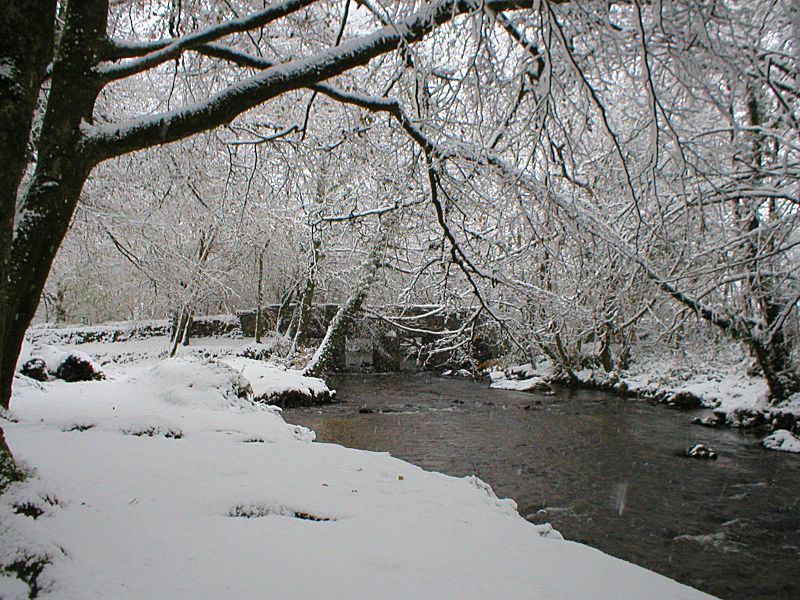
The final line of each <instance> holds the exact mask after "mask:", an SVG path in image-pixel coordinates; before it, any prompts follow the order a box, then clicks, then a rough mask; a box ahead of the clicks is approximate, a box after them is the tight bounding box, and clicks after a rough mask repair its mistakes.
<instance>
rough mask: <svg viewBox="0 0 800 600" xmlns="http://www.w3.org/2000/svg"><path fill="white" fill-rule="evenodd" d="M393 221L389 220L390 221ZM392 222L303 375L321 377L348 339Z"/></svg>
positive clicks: (377, 267)
mask: <svg viewBox="0 0 800 600" xmlns="http://www.w3.org/2000/svg"><path fill="white" fill-rule="evenodd" d="M391 222H393V221H391V220H390V223H391ZM389 229H390V225H389V224H386V225H381V229H380V231H379V233H378V236H377V238H376V240H375V243H374V244H373V246H372V250H371V251H370V254H369V258H368V260H367V262H366V263H365V264H364V266H363V270H362V275H361V277H360V279H359V281H358V283H356V287H355V289H354V290H353V292H352V293H351V294H350V297H349V298H348V299H347V301H346V302H345V303H344V304H342V305H341V306H340V307H339V310H337V311H336V314H335V315H334V316H333V319H331V322H330V324H329V325H328V330H327V331H326V332H325V337H324V338H323V339H322V342H320V345H319V348H317V351H316V352H315V353H314V356H313V357H312V358H311V361H310V362H309V363H308V365H306V368H305V369H303V374H304V375H308V376H311V377H320V376H321V375H324V374H325V373H326V372H327V371H328V370H329V368H330V363H331V361H332V359H333V357H334V354H335V351H336V349H337V348H339V349H341V347H342V345H343V344H344V342H345V339H346V338H347V330H348V329H349V327H350V323H351V322H352V320H353V317H355V315H356V314H357V313H358V312H359V311H360V310H361V305H362V304H364V300H366V299H367V296H368V295H369V291H370V288H371V287H372V284H373V283H375V278H376V277H377V275H378V271H379V270H380V267H381V264H382V262H383V251H384V248H385V246H386V242H387V239H388V230H389Z"/></svg>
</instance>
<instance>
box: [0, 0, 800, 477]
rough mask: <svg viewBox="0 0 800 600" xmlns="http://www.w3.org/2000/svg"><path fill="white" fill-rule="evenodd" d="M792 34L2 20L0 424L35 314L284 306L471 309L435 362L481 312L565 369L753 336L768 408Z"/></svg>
mask: <svg viewBox="0 0 800 600" xmlns="http://www.w3.org/2000/svg"><path fill="white" fill-rule="evenodd" d="M799 32H800V7H798V4H797V2H793V1H792V0H762V1H759V2H749V1H748V2H746V1H739V0H675V1H669V2H665V1H660V0H654V1H648V0H625V1H622V0H621V1H618V2H606V1H602V2H601V1H595V0H574V1H569V0H524V1H519V0H504V1H493V0H429V1H417V0H409V1H406V0H400V1H393V2H386V1H380V0H283V1H280V0H279V1H275V2H266V0H265V1H264V2H262V1H259V0H136V1H134V0H69V1H67V0H63V1H62V0H58V1H57V0H6V1H5V2H4V3H3V7H2V9H1V10H0V164H2V169H0V367H1V372H0V384H1V385H0V400H1V401H2V402H1V404H2V406H3V407H4V408H6V409H7V408H8V407H9V401H10V398H11V387H12V382H13V379H14V372H15V366H16V362H17V357H18V354H19V352H20V347H21V344H22V342H23V338H24V336H25V332H26V330H27V329H28V327H29V326H30V325H31V323H32V322H33V321H34V319H43V320H48V321H55V322H71V323H81V322H83V323H98V322H104V321H108V320H137V319H150V318H164V317H173V318H174V319H175V322H176V324H177V325H178V326H180V323H182V322H184V321H185V320H186V319H187V318H188V317H189V316H191V315H202V314H216V313H233V312H235V311H236V310H242V309H248V308H252V307H254V306H257V305H260V304H262V303H288V302H293V303H295V305H297V306H299V307H301V309H300V310H299V312H298V315H297V317H296V319H295V321H294V324H293V326H292V330H291V331H290V332H289V335H290V336H292V337H293V338H294V339H295V340H296V341H299V342H302V341H303V335H304V332H303V329H304V327H306V326H307V325H306V323H307V320H308V316H307V314H304V311H303V310H302V308H303V307H308V306H310V305H311V304H312V303H326V302H328V303H340V304H342V305H348V306H349V307H350V309H352V310H357V309H363V310H366V311H369V312H370V313H373V314H376V315H379V316H382V317H385V318H387V319H393V320H394V321H395V322H397V323H402V324H403V325H404V326H406V327H414V322H413V319H406V320H404V310H405V309H406V308H407V307H410V306H418V305H426V306H433V307H437V308H436V309H435V310H440V311H450V312H458V313H459V314H462V315H465V317H464V318H463V319H462V322H461V323H460V324H459V326H458V327H456V328H453V329H451V330H448V331H445V332H440V336H439V338H440V339H439V340H438V341H437V344H438V348H439V349H441V350H443V351H449V352H455V353H458V352H459V351H466V350H464V349H465V348H468V346H469V343H470V340H471V339H473V337H474V336H475V335H476V334H475V331H476V328H478V327H479V324H482V323H489V325H488V326H490V327H491V328H492V330H493V332H494V333H493V335H495V336H497V338H498V339H500V340H502V342H503V343H504V344H506V345H507V347H508V349H509V351H510V352H514V353H516V354H517V355H518V356H519V357H521V358H528V359H530V358H531V357H537V356H545V357H547V358H548V359H549V360H550V361H551V362H552V363H553V364H555V365H557V366H558V368H559V369H561V370H562V371H563V372H564V373H566V374H567V375H569V374H570V373H572V372H573V371H575V370H577V369H580V368H582V367H584V366H586V365H593V366H597V367H601V368H602V369H604V370H605V371H608V372H609V373H613V372H615V371H619V370H621V369H623V368H625V367H626V365H627V364H628V362H629V361H630V360H631V357H634V356H636V354H637V352H639V351H641V350H642V349H643V348H651V349H653V348H654V349H658V348H659V347H665V348H666V347H670V348H674V347H681V346H682V345H700V346H702V345H703V344H707V343H711V342H713V343H722V344H733V345H742V346H744V347H745V348H747V350H748V351H749V353H750V355H751V358H752V369H753V370H754V372H759V373H761V374H763V377H764V378H765V379H766V381H767V385H768V389H769V397H770V400H771V401H772V402H775V403H777V402H779V401H782V400H786V399H788V398H789V397H791V396H792V395H793V394H796V393H798V392H800V367H799V366H798V365H799V364H800V359H798V351H799V350H798V345H799V344H800V314H799V311H798V302H800V279H799V277H800V250H799V249H798V245H799V244H800V227H798V220H800V198H799V197H798V191H799V190H798V185H800V184H798V181H800V126H799V124H800V123H799V119H800V76H799V75H798V69H799V68H800V64H799V63H800V54H799V53H800V48H798V39H800V33H799ZM40 300H41V302H40ZM481 326H486V325H481ZM12 404H13V403H12ZM3 446H4V448H5V443H4V442H3ZM4 456H5V459H4V460H5V463H6V464H5V468H4V471H5V475H4V477H5V478H6V480H8V479H13V478H14V477H15V475H14V470H15V468H14V467H13V460H12V459H11V458H10V455H9V454H8V452H6V451H5V449H4Z"/></svg>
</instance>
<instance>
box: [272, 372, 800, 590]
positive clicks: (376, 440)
mask: <svg viewBox="0 0 800 600" xmlns="http://www.w3.org/2000/svg"><path fill="white" fill-rule="evenodd" d="M331 385H332V386H333V387H335V388H336V389H337V390H338V394H339V400H340V401H341V402H340V403H338V404H335V405H332V406H325V407H314V408H298V409H287V410H286V411H285V412H284V416H285V418H286V420H287V421H288V422H290V423H298V424H302V425H305V426H307V427H310V428H312V429H314V430H315V431H316V432H317V439H318V441H321V442H334V443H337V444H343V445H345V446H350V447H353V448H362V449H365V450H376V451H387V452H390V453H391V454H392V455H393V456H397V457H399V458H402V459H404V460H407V461H409V462H412V463H414V464H417V465H419V466H421V467H424V468H426V469H430V470H435V471H440V472H442V473H447V474H449V475H454V476H464V475H470V474H475V475H477V476H478V477H480V478H481V479H483V480H484V481H486V482H487V483H489V484H490V485H491V486H492V488H493V489H494V491H495V492H496V493H497V495H498V496H500V497H508V498H513V499H514V500H515V501H516V502H517V504H518V506H519V512H520V514H521V515H522V516H524V517H525V518H527V519H528V520H529V521H531V522H534V523H542V522H549V523H552V524H553V526H554V527H555V528H556V529H558V530H559V531H561V533H563V534H564V536H565V537H566V538H567V539H570V540H573V541H579V542H583V543H586V544H588V545H590V546H594V547H596V548H599V549H601V550H603V551H604V552H607V553H608V554H611V555H613V556H617V557H619V558H622V559H624V560H628V561H631V562H633V563H636V564H638V565H641V566H643V567H647V568H648V569H652V570H654V571H657V572H658V573H662V574H664V575H666V576H668V577H671V578H673V579H676V580H678V581H680V582H682V583H686V584H688V585H691V586H693V587H696V588H698V589H701V590H704V591H706V592H708V593H711V594H714V595H716V596H718V597H720V598H728V599H735V600H745V599H756V598H759V599H763V598H770V599H775V600H777V599H783V598H786V599H789V598H791V599H792V600H795V599H797V598H800V456H797V455H787V454H784V453H780V452H771V451H767V450H763V449H762V448H760V446H759V438H757V437H755V436H752V435H749V434H746V433H743V432H739V431H733V430H727V429H706V428H702V427H698V426H695V425H689V421H690V420H691V418H692V417H693V416H696V415H702V414H704V413H703V412H702V411H695V412H692V411H689V412H679V411H676V410H672V409H668V408H665V407H663V406H654V405H652V404H650V403H649V402H646V401H643V400H634V399H624V398H618V397H616V396H613V395H611V394H607V393H603V392H594V391H586V390H571V389H559V390H557V392H556V394H555V395H554V396H544V395H540V394H527V393H522V392H510V391H501V390H489V389H488V387H487V385H486V384H485V383H477V382H473V381H472V380H468V379H452V378H442V377H437V376H435V375H431V374H416V375H406V374H402V375H363V374H348V375H340V376H337V377H335V378H333V379H332V380H331ZM370 411H371V412H370ZM697 442H703V443H705V444H708V445H710V446H711V447H712V448H714V449H715V450H716V451H717V452H718V453H719V459H718V460H715V461H712V460H699V459H690V458H685V457H683V456H680V454H681V452H682V450H683V449H684V448H686V447H688V446H689V445H692V444H694V443H697Z"/></svg>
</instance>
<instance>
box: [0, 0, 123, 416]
mask: <svg viewBox="0 0 800 600" xmlns="http://www.w3.org/2000/svg"><path fill="white" fill-rule="evenodd" d="M36 5H37V6H36V7H34V6H32V3H31V2H27V1H25V0H10V1H6V2H5V3H4V5H3V9H2V11H0V13H2V16H1V17H0V40H2V41H0V54H2V56H0V58H2V59H3V60H9V61H10V64H11V65H12V66H13V65H17V69H18V71H19V73H20V77H19V78H18V79H19V82H18V83H19V84H20V85H19V87H18V88H15V86H13V85H12V86H11V87H10V88H7V89H11V90H12V93H11V94H9V95H5V94H4V95H3V96H2V98H0V128H2V134H3V135H2V136H0V138H2V140H1V141H0V164H3V169H0V172H3V173H4V174H3V175H0V177H2V179H1V180H0V194H2V196H0V202H2V205H1V207H0V221H2V224H1V230H0V405H2V406H3V407H5V408H7V407H8V403H9V399H10V397H11V385H12V382H13V378H14V369H15V366H16V357H17V356H18V355H19V350H20V347H21V346H22V340H23V337H24V335H25V331H26V329H27V327H28V325H29V324H30V322H31V320H32V318H33V315H34V313H35V312H36V308H37V306H38V303H39V298H40V297H41V294H42V290H43V288H44V284H45V281H46V280H47V276H48V274H49V273H50V267H51V265H52V263H53V260H54V258H55V256H56V252H57V251H58V247H59V246H60V245H61V241H62V240H63V239H64V235H65V234H66V232H67V229H68V228H69V223H70V220H71V218H72V214H73V213H74V211H75V206H76V205H77V202H78V196H79V194H80V192H81V189H82V188H83V184H84V182H85V181H86V178H87V177H88V175H89V171H90V170H91V168H92V166H93V165H94V160H93V157H91V156H90V155H89V154H88V151H87V150H86V149H85V148H84V147H83V146H82V141H83V135H82V133H81V128H80V126H81V123H82V122H87V123H90V122H91V121H92V111H93V108H94V103H95V100H96V98H97V94H98V92H99V89H100V84H99V82H98V80H97V77H96V75H95V73H94V69H93V67H94V63H95V54H96V50H97V48H98V47H99V45H100V42H101V40H102V39H103V38H104V36H105V28H106V14H107V10H108V3H107V0H84V1H82V2H81V1H76V2H74V3H73V2H71V3H70V5H69V10H68V11H67V18H66V21H65V23H64V28H63V31H62V33H61V39H60V44H59V49H58V52H57V56H56V60H55V61H54V63H53V69H52V75H51V84H50V92H49V95H48V99H47V109H46V112H45V117H44V120H43V122H42V129H41V134H40V137H39V144H38V152H37V155H36V159H37V162H36V168H35V170H34V172H33V175H32V177H31V179H30V181H29V182H28V184H27V186H26V188H25V191H24V192H23V193H22V194H20V201H21V206H22V207H23V208H24V210H23V212H22V213H21V214H20V216H19V217H18V218H17V220H16V223H14V221H13V219H14V212H15V206H16V202H15V201H16V197H17V191H18V188H19V185H20V182H21V181H22V175H23V172H24V169H25V166H26V164H27V157H26V156H25V152H24V150H23V149H24V148H25V147H26V145H27V141H28V137H29V135H30V128H31V125H30V124H31V122H32V115H33V114H34V106H35V102H36V98H37V95H38V89H39V83H40V82H41V80H42V78H43V75H44V68H45V66H46V64H47V61H48V60H49V59H50V57H51V56H52V48H53V38H54V31H55V2H53V1H50V2H41V1H40V2H36ZM39 9H40V10H39ZM6 40H9V41H10V44H9V42H7V41H6ZM15 51H16V52H17V53H21V52H24V53H31V54H32V57H31V58H27V57H26V58H20V57H19V56H17V55H15V54H14V52H15ZM12 71H13V69H12ZM5 87H7V86H4V88H5ZM14 92H16V93H14ZM7 166H10V167H11V168H9V169H6V167H7ZM12 256H13V258H14V260H13V261H12V260H11V257H12Z"/></svg>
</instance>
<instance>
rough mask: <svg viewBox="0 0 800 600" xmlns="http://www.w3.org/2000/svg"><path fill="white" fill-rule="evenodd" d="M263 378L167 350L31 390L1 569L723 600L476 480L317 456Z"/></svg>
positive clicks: (409, 592)
mask: <svg viewBox="0 0 800 600" xmlns="http://www.w3.org/2000/svg"><path fill="white" fill-rule="evenodd" d="M81 349H82V350H84V351H89V352H91V353H93V355H94V356H97V355H98V354H100V353H99V352H97V350H100V348H90V347H82V348H81ZM118 350H119V349H118V348H109V353H114V352H117V351H118ZM145 350H146V349H145V348H140V349H139V350H137V351H139V352H142V353H143V354H142V356H144V355H148V352H146V351H145ZM201 353H202V352H201ZM229 362H230V361H229ZM241 366H244V367H245V368H244V371H242V369H241ZM234 367H235V368H234ZM248 368H251V369H252V368H253V365H252V364H249V363H248V364H246V365H239V364H238V363H236V364H233V365H231V364H227V365H226V364H221V363H220V362H213V361H212V362H209V361H208V360H206V359H203V358H200V357H198V356H188V357H179V358H177V359H169V360H164V359H157V358H153V357H152V356H150V357H148V358H140V359H138V360H133V359H132V360H130V361H128V362H125V363H124V364H121V363H116V362H114V363H112V362H106V364H104V365H103V369H104V371H105V376H106V379H104V380H100V381H90V382H83V383H66V382H63V381H50V382H46V383H43V384H40V383H37V382H34V381H31V380H29V379H26V378H19V379H18V380H17V381H16V385H15V389H14V397H13V400H12V414H10V415H7V416H8V417H9V419H6V420H4V421H3V428H4V430H5V432H6V436H7V439H8V441H9V444H10V446H11V448H12V450H13V451H14V453H15V455H16V457H17V458H18V460H20V462H21V463H22V464H24V465H25V466H26V467H27V468H28V469H30V470H31V472H33V473H35V475H34V476H33V477H31V478H30V479H28V480H27V481H26V482H24V483H22V484H17V485H14V486H12V487H11V488H10V489H9V490H8V492H7V493H6V494H5V496H4V497H3V498H2V503H0V504H1V505H0V536H2V543H1V544H0V550H1V551H0V563H2V564H3V565H5V566H6V567H8V566H12V565H13V566H15V567H16V570H17V571H19V570H20V567H23V566H24V567H27V572H28V573H31V572H35V571H36V570H37V568H38V567H43V570H42V572H41V574H40V575H39V576H38V579H37V584H38V586H39V588H40V589H39V595H40V597H50V598H81V599H85V598H242V597H253V598H276V599H277V598H281V599H287V598H288V599H291V598H297V599H306V598H347V599H348V600H349V599H353V598H357V599H361V598H381V599H390V598H458V599H463V598H476V599H477V598H480V599H483V598H492V597H494V598H525V599H531V598H557V599H559V600H564V599H570V598H576V599H577V598H609V599H611V598H613V599H620V598H630V599H636V600H639V599H641V598H650V599H657V598H665V599H666V598H669V599H674V598H686V599H689V598H698V599H699V598H709V596H707V595H705V594H703V593H701V592H698V591H696V590H693V589H691V588H688V587H686V586H683V585H680V584H678V583H676V582H674V581H672V580H670V579H667V578H665V577H662V576H660V575H657V574H655V573H652V572H650V571H647V570H645V569H642V568H639V567H637V566H634V565H632V564H629V563H626V562H623V561H620V560H618V559H615V558H612V557H610V556H607V555H605V554H603V553H601V552H599V551H597V550H594V549H591V548H589V547H587V546H584V545H581V544H576V543H572V542H568V541H563V540H561V539H560V536H559V535H558V534H557V533H556V532H554V531H553V530H552V529H551V528H550V527H549V526H547V525H538V526H537V525H533V524H531V523H528V522H527V521H525V520H524V519H523V518H521V517H520V516H519V515H518V514H517V512H516V507H515V505H514V503H513V502H512V501H510V500H500V499H498V498H496V497H495V495H494V493H493V492H492V491H491V489H490V488H489V487H488V486H487V485H486V484H484V483H483V482H481V481H480V480H478V479H476V478H474V477H467V478H462V479H458V478H453V477H448V476H445V475H441V474H438V473H431V472H426V471H423V470H422V469H420V468H418V467H415V466H413V465H410V464H408V463H405V462H403V461H400V460H397V459H394V458H392V457H390V456H389V455H387V454H381V453H370V452H364V451H358V450H352V449H348V448H344V447H341V446H337V445H331V444H319V443H313V442H312V440H313V437H314V436H313V433H312V432H310V431H309V430H307V429H305V428H303V427H296V426H292V425H289V424H286V423H285V422H284V421H283V419H282V417H281V415H280V411H279V410H278V409H277V408H274V407H268V406H265V405H263V404H258V403H253V402H252V401H251V400H250V398H249V397H242V396H246V395H245V394H242V391H241V390H242V388H243V385H242V383H243V381H242V380H243V379H247V377H248V374H250V373H249V372H248ZM259 373H260V374H261V375H264V378H262V379H261V381H260V383H259V385H261V386H268V385H272V386H273V387H277V386H280V385H290V384H291V382H290V381H289V380H290V379H291V377H292V373H291V372H287V371H284V372H283V375H282V377H283V381H275V380H272V381H270V380H269V379H268V377H267V375H265V373H264V372H259ZM245 387H246V386H245ZM253 387H254V388H255V387H256V386H255V385H253ZM34 515H38V516H37V518H35V519H34V518H33V516H34ZM45 563H46V564H45ZM27 594H28V590H27V587H26V586H24V585H23V584H22V583H21V582H19V581H18V580H16V579H14V578H12V577H10V576H7V577H5V578H3V579H0V597H4V598H15V597H26V596H27Z"/></svg>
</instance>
